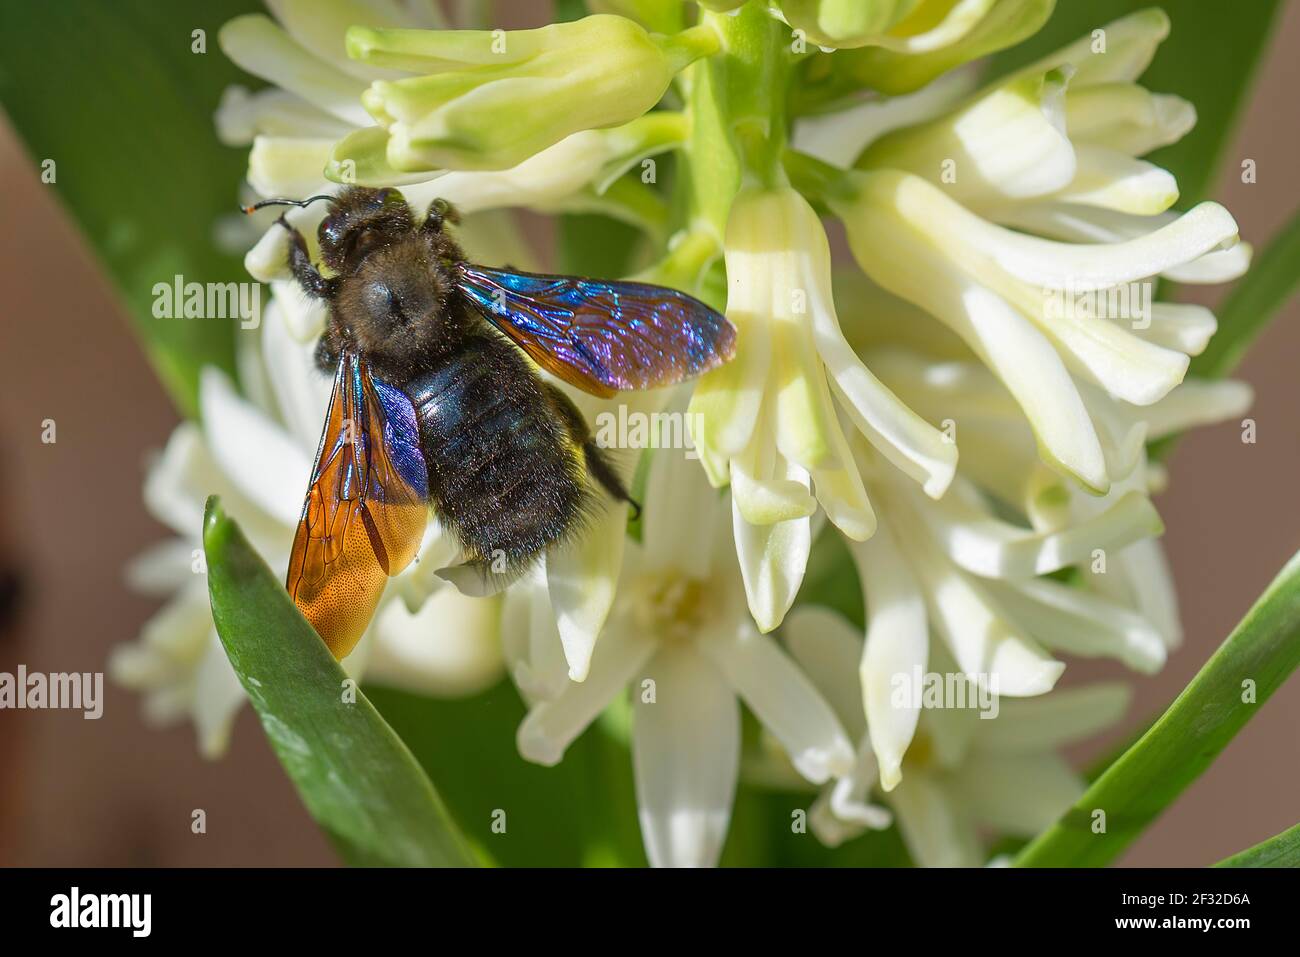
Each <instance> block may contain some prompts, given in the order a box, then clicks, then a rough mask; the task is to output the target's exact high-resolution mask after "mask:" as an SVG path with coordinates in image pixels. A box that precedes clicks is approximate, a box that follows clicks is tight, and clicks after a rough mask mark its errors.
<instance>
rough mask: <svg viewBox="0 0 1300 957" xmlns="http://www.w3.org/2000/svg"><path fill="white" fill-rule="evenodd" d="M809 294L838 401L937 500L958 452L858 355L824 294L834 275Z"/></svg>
mask: <svg viewBox="0 0 1300 957" xmlns="http://www.w3.org/2000/svg"><path fill="white" fill-rule="evenodd" d="M822 280H823V281H822V282H819V283H816V284H814V285H813V288H812V289H811V290H809V298H810V303H809V306H810V308H811V309H812V320H813V335H814V338H815V339H816V342H817V350H818V352H819V353H820V354H821V357H822V360H823V361H824V362H825V363H826V372H827V375H828V376H829V377H830V380H831V382H830V385H831V388H832V390H833V391H834V393H835V395H836V397H837V398H838V399H839V400H840V402H841V404H843V406H844V407H845V409H846V410H847V411H848V412H849V415H850V416H851V417H852V419H853V422H854V424H855V425H856V426H857V427H858V428H859V429H860V430H861V431H862V433H863V435H865V436H866V437H867V439H868V441H870V442H871V444H872V445H874V446H875V447H876V448H878V449H879V450H880V451H881V453H882V454H883V455H884V456H885V457H886V458H888V459H889V461H891V462H893V463H894V465H896V466H897V467H898V468H899V469H901V470H902V471H903V472H904V473H906V474H907V475H910V476H912V478H914V479H916V480H917V481H918V482H921V483H922V486H923V487H924V489H925V492H926V494H927V495H929V496H931V497H933V498H938V497H939V496H940V495H942V494H943V491H944V489H946V488H947V487H948V483H949V482H950V481H951V480H952V476H953V473H954V471H955V470H956V467H957V448H956V446H955V445H953V443H951V442H949V441H947V440H946V439H945V438H944V435H943V433H942V432H940V431H939V430H938V429H936V428H934V426H932V425H930V424H929V423H928V422H926V421H925V420H924V419H922V418H921V417H920V416H919V415H917V414H916V413H915V412H913V411H912V410H911V409H910V408H908V407H907V406H906V405H905V404H904V403H903V402H901V401H900V400H899V399H898V397H897V396H895V395H894V393H892V392H890V391H889V389H887V388H885V386H884V385H883V384H882V383H881V382H880V380H879V379H877V378H876V377H875V376H874V375H872V374H871V371H870V370H869V369H868V368H867V367H866V366H865V365H863V364H862V362H861V360H860V359H858V357H857V356H856V355H855V354H854V352H853V349H852V348H851V347H850V346H849V343H848V341H847V340H846V339H845V338H844V333H843V332H842V331H841V330H840V325H839V320H838V319H837V318H836V316H835V310H834V305H833V304H832V302H831V300H830V297H829V296H827V295H825V294H824V290H827V289H830V282H831V279H830V275H829V272H828V273H827V274H826V275H825V276H823V277H822Z"/></svg>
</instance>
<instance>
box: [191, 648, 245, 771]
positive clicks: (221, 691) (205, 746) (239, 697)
mask: <svg viewBox="0 0 1300 957" xmlns="http://www.w3.org/2000/svg"><path fill="white" fill-rule="evenodd" d="M246 700H247V698H246V696H245V694H244V688H243V686H242V685H241V684H240V683H239V677H238V676H237V675H236V674H235V669H234V668H233V667H231V664H230V659H229V658H228V657H227V656H226V649H225V648H224V647H223V646H222V644H221V639H219V638H218V637H217V633H216V631H215V630H214V631H212V632H211V635H210V640H209V641H208V646H207V650H206V651H205V653H204V655H203V659H202V661H200V662H199V666H198V671H197V673H196V680H195V691H194V727H195V730H196V731H197V732H198V736H199V753H200V754H202V755H203V756H204V757H205V758H218V757H220V756H221V755H223V754H225V752H226V748H227V747H228V746H229V744H230V732H231V729H232V728H233V727H234V724H235V716H236V715H237V714H238V713H239V708H240V707H241V706H242V705H243V703H244V702H245V701H246Z"/></svg>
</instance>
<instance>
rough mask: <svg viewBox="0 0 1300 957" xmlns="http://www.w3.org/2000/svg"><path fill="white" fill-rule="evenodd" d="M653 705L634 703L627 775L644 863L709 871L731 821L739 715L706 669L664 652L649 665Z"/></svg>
mask: <svg viewBox="0 0 1300 957" xmlns="http://www.w3.org/2000/svg"><path fill="white" fill-rule="evenodd" d="M646 674H647V676H649V677H650V678H652V679H653V680H654V682H655V700H654V702H653V703H646V702H645V701H644V698H643V696H642V695H639V694H638V695H636V696H635V697H634V699H633V700H634V702H635V705H636V710H635V718H634V723H633V725H632V767H633V770H634V772H635V775H636V794H637V811H638V816H639V817H640V820H641V836H642V839H643V840H644V842H645V849H646V856H647V857H648V858H649V859H650V864H651V865H652V866H654V867H712V866H714V865H716V864H717V863H718V857H719V856H720V855H721V853H722V844H723V841H724V840H725V839H726V835H727V823H728V821H729V820H730V819H731V805H732V801H733V800H734V798H735V793H736V774H737V771H738V768H739V763H740V709H739V707H737V704H736V698H735V695H734V694H732V692H731V689H730V688H728V687H727V685H726V683H725V682H724V681H723V680H722V677H721V676H720V675H719V674H717V672H716V671H715V670H714V668H713V666H712V665H710V664H709V662H708V661H706V660H705V659H703V658H701V657H699V656H698V655H696V654H694V653H693V652H691V651H688V650H685V649H665V650H663V651H661V652H660V653H659V654H657V655H655V656H654V658H653V659H652V660H651V661H650V663H649V665H648V667H647V670H646Z"/></svg>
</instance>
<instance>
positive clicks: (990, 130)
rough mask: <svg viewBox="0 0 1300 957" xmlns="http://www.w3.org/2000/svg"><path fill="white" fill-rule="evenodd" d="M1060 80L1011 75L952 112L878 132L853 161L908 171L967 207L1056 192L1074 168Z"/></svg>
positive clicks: (1058, 76) (1056, 74) (1052, 75)
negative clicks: (882, 132) (869, 144)
mask: <svg viewBox="0 0 1300 957" xmlns="http://www.w3.org/2000/svg"><path fill="white" fill-rule="evenodd" d="M1065 84H1066V77H1065V73H1064V71H1051V72H1049V73H1047V74H1046V75H1035V76H1024V77H1020V78H1017V79H1015V80H1013V81H1012V82H1010V83H1008V84H1006V85H1004V86H1000V87H998V88H997V89H994V90H992V91H991V92H988V93H983V94H981V95H979V96H977V97H976V98H975V99H974V100H973V101H971V102H970V103H968V104H966V105H964V106H962V107H961V108H960V109H958V110H956V111H954V112H952V113H949V114H947V115H945V116H942V117H940V118H938V119H935V120H931V121H930V122H928V123H924V124H921V125H917V126H909V127H905V128H903V129H901V130H897V131H895V132H893V133H891V134H889V135H888V136H885V137H882V138H881V139H879V140H877V141H876V142H875V143H873V144H872V145H871V146H870V147H869V148H868V149H867V150H866V152H865V153H863V155H862V157H861V158H860V159H859V160H858V162H857V164H856V165H857V166H858V167H859V168H860V169H901V170H906V171H907V172H909V173H915V174H916V175H918V176H922V177H924V178H926V179H928V180H930V181H931V182H933V183H935V184H936V185H940V186H943V187H944V188H945V189H946V191H947V192H948V193H949V195H951V196H952V198H953V199H955V200H957V201H958V202H960V203H962V204H963V205H965V206H968V207H971V208H978V207H979V206H981V205H996V204H998V203H999V202H1005V201H1008V200H1023V199H1026V198H1028V197H1033V196H1041V195H1044V194H1047V193H1053V192H1056V191H1057V190H1060V189H1063V188H1065V187H1066V186H1068V185H1069V184H1070V182H1071V181H1072V180H1073V179H1074V178H1075V173H1076V168H1075V156H1074V149H1073V148H1072V147H1071V145H1070V138H1069V137H1068V136H1067V135H1066V131H1065ZM948 173H953V174H955V176H948V175H947V174H948Z"/></svg>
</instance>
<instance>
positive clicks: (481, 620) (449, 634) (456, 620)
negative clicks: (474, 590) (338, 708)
mask: <svg viewBox="0 0 1300 957" xmlns="http://www.w3.org/2000/svg"><path fill="white" fill-rule="evenodd" d="M500 624H501V600H500V599H499V598H466V597H464V596H463V595H461V594H460V593H459V592H457V591H456V590H455V589H452V588H443V589H440V590H439V591H438V592H436V593H435V594H434V595H433V596H432V597H431V598H430V599H429V600H428V601H427V602H425V603H424V607H422V608H421V609H420V610H419V611H418V612H415V613H412V612H410V611H409V610H408V609H407V608H406V606H405V605H404V604H403V603H402V602H400V601H390V602H386V603H385V604H384V605H383V607H382V608H381V609H380V611H379V615H378V617H377V618H376V619H375V621H374V624H373V625H372V626H371V630H372V631H373V632H374V640H373V642H372V643H371V648H370V659H369V661H368V662H367V663H366V669H365V674H366V680H367V681H374V682H377V683H379V684H384V685H389V686H390V687H394V688H401V689H403V690H406V691H412V692H414V693H416V694H425V695H432V696H435V697H463V696H467V695H472V694H477V693H478V692H480V691H483V690H485V689H487V688H490V687H492V685H493V684H495V683H496V682H497V680H498V679H499V678H500V677H501V673H502V657H501V636H500Z"/></svg>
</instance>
